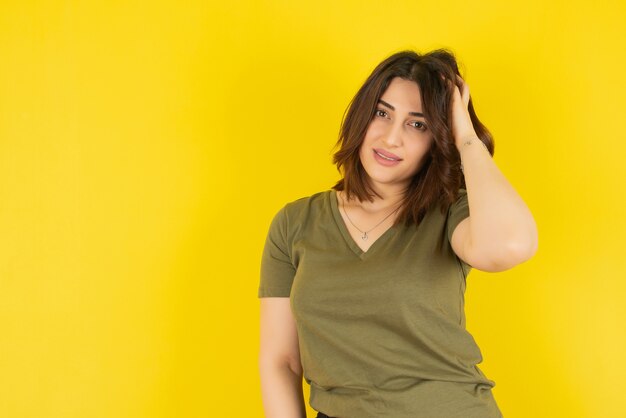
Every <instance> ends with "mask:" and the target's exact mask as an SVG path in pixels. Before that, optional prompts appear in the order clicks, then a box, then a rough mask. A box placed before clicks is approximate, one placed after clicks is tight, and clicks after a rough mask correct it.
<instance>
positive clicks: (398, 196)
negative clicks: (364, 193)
mask: <svg viewBox="0 0 626 418" xmlns="http://www.w3.org/2000/svg"><path fill="white" fill-rule="evenodd" d="M374 191H375V192H376V193H378V195H379V196H380V197H378V196H374V201H372V202H370V201H369V200H367V199H366V200H363V201H359V199H357V198H356V197H355V196H353V197H352V199H350V200H347V199H346V193H345V191H342V192H341V197H342V199H343V201H344V202H346V204H347V205H349V206H356V207H359V208H360V209H362V210H363V211H365V212H368V213H378V212H381V211H388V210H390V209H392V208H397V207H398V206H400V205H401V202H402V201H403V200H404V197H405V191H406V188H399V187H395V188H393V187H385V188H382V187H376V188H375V189H374Z"/></svg>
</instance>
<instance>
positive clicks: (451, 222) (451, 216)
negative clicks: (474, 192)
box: [446, 189, 470, 242]
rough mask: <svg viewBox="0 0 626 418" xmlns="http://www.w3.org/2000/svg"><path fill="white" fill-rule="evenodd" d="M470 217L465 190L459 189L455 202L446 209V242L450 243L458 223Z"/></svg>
mask: <svg viewBox="0 0 626 418" xmlns="http://www.w3.org/2000/svg"><path fill="white" fill-rule="evenodd" d="M469 215H470V213H469V205H468V202H467V190H466V189H459V196H458V198H457V200H456V201H455V202H454V203H452V205H450V209H448V222H447V224H446V233H447V235H448V242H451V241H452V233H453V232H454V229H455V228H456V227H457V225H458V224H459V223H461V221H462V220H463V219H465V218H467V217H468V216H469Z"/></svg>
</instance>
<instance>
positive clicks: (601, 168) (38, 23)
mask: <svg viewBox="0 0 626 418" xmlns="http://www.w3.org/2000/svg"><path fill="white" fill-rule="evenodd" d="M226 3H228V2H215V4H213V3H212V2H201V1H186V2H174V1H170V2H165V1H155V2H139V1H100V2H78V1H69V0H68V1H60V0H59V1H41V2H35V1H17V0H15V1H3V2H2V3H0V416H2V417H7V418H26V417H29V418H30V417H33V418H34V417H37V418H40V417H46V418H53V417H54V418H56V417H64V418H74V417H76V418H78V417H81V418H82V417H117V418H125V417H133V418H134V417H212V416H228V417H261V416H262V415H263V414H262V407H261V398H260V387H259V379H258V371H257V349H258V299H257V296H256V295H257V293H256V292H257V286H258V268H259V266H258V265H259V259H260V253H261V249H262V245H263V242H264V239H265V234H266V232H267V228H268V226H269V221H270V220H271V218H272V216H273V215H274V213H275V212H276V211H277V210H278V209H279V208H280V207H281V206H282V205H283V204H284V203H286V202H287V201H291V200H294V199H296V198H299V197H303V196H307V195H310V194H312V193H315V192H318V191H321V190H325V189H328V188H329V187H330V186H331V185H332V184H333V183H334V182H335V181H336V180H337V178H338V177H337V172H336V170H335V168H334V166H333V165H332V164H331V160H330V159H331V152H332V147H333V144H334V143H335V140H336V139H337V133H338V129H339V124H340V121H341V117H342V115H343V112H344V110H345V108H346V106H347V105H348V103H349V101H350V99H351V98H352V96H353V95H354V93H356V90H357V89H358V87H359V86H360V85H361V83H362V82H363V81H364V79H365V77H366V76H367V75H368V74H369V73H370V72H371V70H372V69H373V68H374V66H375V65H376V64H377V63H378V62H379V61H381V60H382V59H384V58H386V57H387V56H388V55H389V54H391V53H393V52H396V51H399V50H401V49H405V48H413V49H416V50H418V51H428V50H430V49H433V48H438V47H448V48H451V49H452V50H453V51H454V52H455V53H456V54H457V57H458V59H459V60H460V61H461V63H462V64H463V68H464V70H463V71H462V72H463V74H464V76H465V78H466V81H467V82H468V84H469V86H470V89H471V92H472V96H473V98H474V101H475V106H476V110H477V112H478V115H479V117H480V118H481V119H482V121H483V122H484V123H485V124H486V126H487V127H488V128H489V129H490V130H491V132H492V133H493V135H494V137H495V142H496V153H495V160H496V163H497V164H498V166H499V167H500V169H501V170H502V171H503V173H504V174H505V175H506V177H507V178H508V179H509V180H510V181H511V183H512V184H513V185H514V187H515V188H516V190H517V191H518V192H519V193H520V194H521V196H522V197H523V198H524V199H525V201H526V202H527V204H528V205H529V207H530V208H531V210H532V212H533V214H534V216H535V219H536V221H537V224H538V227H539V241H540V242H539V251H538V253H537V254H536V256H535V257H534V258H533V259H532V260H530V261H528V262H527V263H524V264H522V265H519V266H517V267H516V268H514V269H513V270H509V271H507V272H502V273H497V274H490V273H483V272H479V271H473V272H472V273H471V274H470V276H469V278H468V290H467V293H466V301H467V302H466V303H467V310H466V312H467V320H468V329H469V331H470V332H471V333H472V334H473V335H474V337H475V339H476V341H477V342H478V344H479V346H480V347H481V350H482V353H483V356H484V362H483V363H482V364H481V365H480V367H481V369H482V370H483V371H484V372H485V374H486V375H487V376H488V377H489V378H491V379H493V380H495V381H496V387H495V388H494V396H495V397H496V399H497V401H498V403H499V405H500V408H501V409H502V411H503V413H504V415H505V416H506V417H507V418H516V417H529V416H532V417H585V418H586V417H598V418H609V417H624V416H626V415H625V414H626V413H625V412H624V411H625V410H626V401H625V400H624V396H623V395H624V393H625V392H626V387H625V386H626V385H625V384H624V376H625V375H626V364H625V362H624V358H623V354H624V353H625V352H626V336H625V332H626V331H625V329H626V326H625V325H624V321H626V308H625V305H624V299H625V295H626V281H625V279H626V274H624V272H625V270H626V269H625V264H626V262H625V259H626V256H625V255H624V237H625V236H626V220H625V215H624V210H623V208H624V203H625V200H626V198H625V194H624V180H625V179H626V170H625V169H624V167H625V161H626V152H625V150H626V146H625V145H624V140H625V135H624V130H625V127H624V114H625V111H626V106H625V102H626V99H625V95H626V78H625V76H624V67H625V64H626V60H625V58H624V53H623V50H624V45H626V29H625V27H626V25H625V24H624V22H626V6H625V3H624V2H622V1H612V2H611V1H607V2H603V1H594V2H587V1H585V2H578V3H576V2H568V1H564V0H562V1H555V2H550V4H549V5H546V4H544V2H542V1H537V0H531V1H514V2H500V1H495V0H492V1H484V2H467V1H465V0H451V1H446V2H432V1H429V2H418V1H388V2H381V1H344V2H336V1H315V2H292V1H286V0H284V1H278V0H275V1H246V2H240V3H231V4H226ZM305 397H306V398H307V400H308V386H305ZM309 414H310V416H313V412H312V410H311V409H310V408H309Z"/></svg>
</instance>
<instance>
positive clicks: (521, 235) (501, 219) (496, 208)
mask: <svg viewBox="0 0 626 418" xmlns="http://www.w3.org/2000/svg"><path fill="white" fill-rule="evenodd" d="M457 77H458V76H457ZM458 81H459V84H460V85H461V89H460V90H459V87H458V86H455V89H454V94H453V98H452V103H451V105H452V133H453V135H454V138H455V142H456V146H457V148H458V150H459V153H460V155H461V163H462V167H463V173H464V176H465V185H466V190H467V199H468V205H469V210H470V217H469V218H466V219H464V220H463V221H462V222H461V223H459V225H458V226H457V228H456V229H455V230H454V233H453V235H452V239H451V245H452V248H453V250H454V251H455V253H456V254H457V255H458V256H459V257H460V258H461V259H463V260H464V261H466V262H467V263H468V264H469V265H471V266H472V267H475V268H477V269H479V270H485V271H503V270H507V269H509V268H511V267H513V266H515V265H517V264H520V263H522V262H524V261H526V260H528V259H530V258H531V257H532V256H533V255H534V254H535V252H536V251H537V245H538V239H537V225H536V223H535V220H534V218H533V216H532V214H531V212H530V210H529V209H528V206H526V204H525V203H524V201H523V200H522V198H521V197H520V195H519V194H518V193H517V192H516V191H515V189H514V188H513V186H512V185H511V184H510V183H509V182H508V180H507V179H506V178H505V177H504V175H503V174H502V172H501V171H500V169H498V166H497V165H496V164H495V162H494V160H493V158H491V154H489V151H488V150H487V148H486V147H485V146H484V145H483V143H482V142H481V141H480V139H478V136H477V135H476V132H475V131H474V127H473V126H472V122H471V119H470V116H469V112H468V110H467V105H468V102H469V87H468V86H467V84H466V83H465V82H464V81H463V80H462V79H461V78H460V77H458Z"/></svg>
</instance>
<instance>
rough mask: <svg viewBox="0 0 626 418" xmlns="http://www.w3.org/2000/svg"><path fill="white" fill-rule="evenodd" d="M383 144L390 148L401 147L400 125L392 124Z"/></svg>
mask: <svg viewBox="0 0 626 418" xmlns="http://www.w3.org/2000/svg"><path fill="white" fill-rule="evenodd" d="M385 143H386V144H387V145H388V146H390V147H399V146H400V145H402V124H399V123H394V124H392V125H391V126H390V127H389V130H388V131H387V132H386V134H385Z"/></svg>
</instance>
